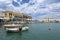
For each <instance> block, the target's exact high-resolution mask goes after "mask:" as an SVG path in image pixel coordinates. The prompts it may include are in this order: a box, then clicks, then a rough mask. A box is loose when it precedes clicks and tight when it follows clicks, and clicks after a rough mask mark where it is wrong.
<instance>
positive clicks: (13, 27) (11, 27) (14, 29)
mask: <svg viewBox="0 0 60 40" xmlns="http://www.w3.org/2000/svg"><path fill="white" fill-rule="evenodd" d="M4 27H5V30H6V31H7V32H18V31H20V30H19V29H20V28H21V25H18V24H6V25H4Z"/></svg>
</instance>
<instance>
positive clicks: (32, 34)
mask: <svg viewBox="0 0 60 40" xmlns="http://www.w3.org/2000/svg"><path fill="white" fill-rule="evenodd" d="M28 27H29V30H27V31H22V32H18V33H7V32H6V31H5V29H4V27H3V25H0V40H60V23H35V24H28ZM49 28H50V30H49Z"/></svg>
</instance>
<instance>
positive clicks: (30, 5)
mask: <svg viewBox="0 0 60 40" xmlns="http://www.w3.org/2000/svg"><path fill="white" fill-rule="evenodd" d="M0 11H14V12H20V13H25V14H28V15H30V16H32V17H33V19H42V18H48V17H50V18H60V0H0Z"/></svg>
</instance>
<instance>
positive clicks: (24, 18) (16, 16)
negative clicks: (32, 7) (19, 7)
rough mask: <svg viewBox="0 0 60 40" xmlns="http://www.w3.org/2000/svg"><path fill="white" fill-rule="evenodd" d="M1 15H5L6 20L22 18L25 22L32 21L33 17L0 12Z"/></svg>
mask: <svg viewBox="0 0 60 40" xmlns="http://www.w3.org/2000/svg"><path fill="white" fill-rule="evenodd" d="M0 14H3V15H4V16H3V18H2V19H6V20H9V19H11V18H20V19H23V20H26V19H32V17H31V16H28V15H27V14H23V13H17V12H11V11H5V12H0Z"/></svg>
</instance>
